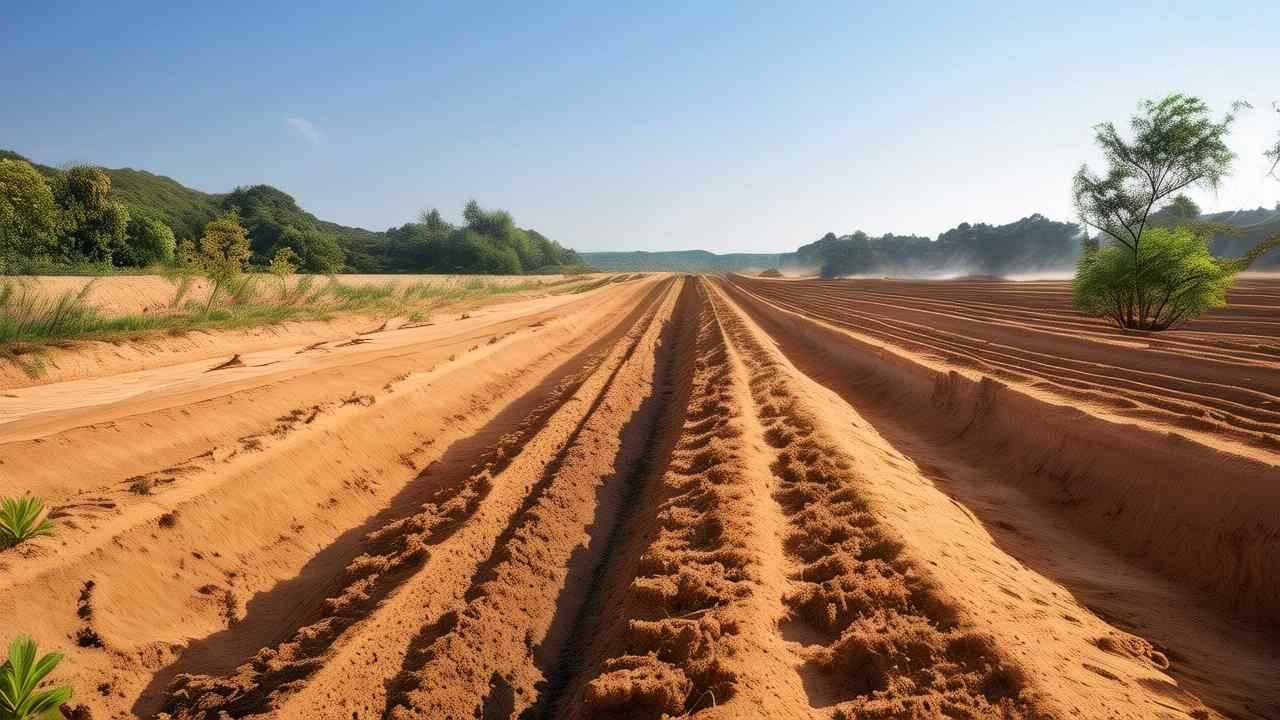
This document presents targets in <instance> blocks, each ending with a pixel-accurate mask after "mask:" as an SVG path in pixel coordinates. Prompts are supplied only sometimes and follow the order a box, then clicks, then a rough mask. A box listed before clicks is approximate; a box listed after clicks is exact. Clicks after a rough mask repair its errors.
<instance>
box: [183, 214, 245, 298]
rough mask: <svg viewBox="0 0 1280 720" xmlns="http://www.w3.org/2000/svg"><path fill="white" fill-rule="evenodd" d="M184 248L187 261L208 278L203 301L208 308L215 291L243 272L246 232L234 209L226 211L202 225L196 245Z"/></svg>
mask: <svg viewBox="0 0 1280 720" xmlns="http://www.w3.org/2000/svg"><path fill="white" fill-rule="evenodd" d="M187 252H188V253H189V254H188V257H187V263H188V264H193V265H194V266H195V267H196V268H197V269H198V271H199V272H200V273H202V274H203V275H204V276H205V277H207V278H209V285H210V287H209V301H208V303H207V304H206V305H205V312H208V311H209V309H210V308H212V307H213V301H214V299H215V298H217V296H218V292H219V291H220V290H221V289H222V288H223V287H225V286H226V284H227V283H229V282H230V281H232V280H234V279H235V278H236V277H237V276H239V275H240V273H242V272H244V264H245V262H247V261H248V260H249V255H250V251H249V236H248V234H247V233H246V232H245V229H244V227H243V226H242V225H241V224H240V217H239V216H238V215H237V214H236V213H234V212H232V213H228V214H226V215H223V216H222V217H220V218H218V219H217V220H214V221H212V222H210V223H209V224H208V225H206V226H205V228H204V236H203V237H201V238H200V245H199V247H198V248H194V252H192V251H190V250H189V251H187Z"/></svg>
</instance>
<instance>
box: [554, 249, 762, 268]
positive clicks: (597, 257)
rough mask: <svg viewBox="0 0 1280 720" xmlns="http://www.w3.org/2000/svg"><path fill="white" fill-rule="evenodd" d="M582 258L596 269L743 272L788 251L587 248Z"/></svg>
mask: <svg viewBox="0 0 1280 720" xmlns="http://www.w3.org/2000/svg"><path fill="white" fill-rule="evenodd" d="M578 254H579V255H580V256H581V257H582V260H583V261H584V262H585V263H586V264H588V265H590V266H591V267H593V268H596V269H597V270H604V271H608V272H740V271H743V270H763V269H765V268H776V267H778V266H779V265H780V264H781V262H782V258H783V256H784V255H785V253H783V254H779V253H730V254H727V255H717V254H715V253H712V252H707V251H706V250H671V251H663V252H645V251H643V250H637V251H634V252H584V253H578Z"/></svg>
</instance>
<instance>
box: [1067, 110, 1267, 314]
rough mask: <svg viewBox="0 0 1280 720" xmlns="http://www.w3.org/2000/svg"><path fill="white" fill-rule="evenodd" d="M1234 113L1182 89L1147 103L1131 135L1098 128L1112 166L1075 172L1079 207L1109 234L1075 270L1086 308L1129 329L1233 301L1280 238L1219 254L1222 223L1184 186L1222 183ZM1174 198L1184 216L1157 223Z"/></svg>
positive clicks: (1076, 291)
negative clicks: (1171, 224)
mask: <svg viewBox="0 0 1280 720" xmlns="http://www.w3.org/2000/svg"><path fill="white" fill-rule="evenodd" d="M1237 107H1239V105H1237ZM1233 119H1234V118H1233V115H1232V114H1228V115H1226V116H1225V117H1224V118H1223V119H1222V120H1221V121H1218V122H1215V121H1214V120H1213V119H1212V118H1211V117H1210V115H1209V108H1208V106H1207V105H1206V104H1205V103H1204V101H1202V100H1200V99H1199V98H1194V97H1189V96H1186V95H1181V94H1175V95H1170V96H1168V97H1166V98H1164V99H1163V100H1160V101H1151V100H1146V101H1143V102H1142V103H1141V104H1140V106H1139V113H1138V114H1137V115H1135V116H1133V118H1132V119H1131V120H1130V128H1131V129H1132V131H1133V139H1132V140H1126V139H1125V138H1124V137H1123V136H1122V135H1121V134H1120V132H1119V131H1118V130H1116V127H1115V125H1113V124H1111V123H1103V124H1101V125H1098V126H1096V127H1095V130H1096V135H1095V137H1096V140H1097V142H1098V145H1099V146H1100V147H1101V148H1102V151H1103V154H1104V156H1105V158H1106V161H1107V165H1108V169H1107V172H1106V174H1105V175H1098V174H1096V173H1094V172H1092V171H1091V170H1090V169H1089V167H1088V166H1087V165H1086V166H1084V167H1081V168H1080V171H1079V172H1077V173H1076V176H1075V183H1074V194H1075V203H1076V209H1077V211H1078V212H1079V213H1080V217H1081V219H1082V220H1083V221H1084V223H1085V224H1086V226H1090V227H1093V228H1096V229H1097V230H1098V231H1099V233H1100V234H1099V236H1097V237H1095V238H1094V239H1093V240H1091V241H1088V242H1086V243H1085V247H1084V254H1083V255H1082V256H1081V258H1080V263H1079V266H1078V267H1077V270H1076V277H1075V281H1074V283H1073V296H1074V299H1075V303H1076V305H1077V307H1079V308H1080V309H1082V310H1084V311H1085V312H1088V313H1091V314H1093V315H1100V316H1104V317H1107V318H1110V319H1111V320H1112V321H1113V322H1115V323H1116V325H1118V326H1120V327H1123V328H1129V329H1136V330H1165V329H1167V328H1169V327H1171V326H1173V325H1175V324H1177V323H1179V322H1182V321H1184V320H1187V319H1190V318H1192V317H1195V316H1196V315H1199V314H1200V313H1202V312H1204V311H1205V310H1208V309H1210V308H1214V307H1221V306H1222V305H1224V304H1226V291H1227V288H1228V287H1230V285H1231V281H1232V278H1233V277H1234V276H1235V274H1236V273H1238V272H1240V271H1242V270H1244V269H1245V268H1247V267H1248V266H1249V264H1250V263H1252V262H1253V261H1254V260H1255V259H1257V257H1258V256H1259V255H1261V254H1262V253H1263V252H1266V250H1268V249H1270V248H1271V247H1273V246H1274V245H1275V244H1276V239H1275V238H1273V239H1272V240H1269V241H1266V242H1264V243H1262V244H1260V245H1259V246H1258V247H1256V248H1254V250H1253V251H1251V252H1250V253H1249V254H1248V255H1247V256H1246V257H1243V258H1235V259H1219V258H1214V257H1213V256H1212V255H1211V254H1210V253H1209V248H1208V241H1209V240H1210V239H1211V238H1212V236H1213V234H1214V233H1215V232H1216V231H1218V230H1220V229H1221V228H1217V227H1211V226H1207V225H1199V224H1198V223H1197V222H1196V221H1195V219H1194V215H1195V214H1196V212H1197V211H1198V208H1195V207H1194V203H1191V202H1190V201H1189V200H1188V199H1186V198H1185V197H1182V196H1180V195H1178V194H1179V193H1180V191H1182V190H1184V189H1186V188H1189V187H1192V186H1195V185H1202V186H1208V187H1216V186H1217V184H1218V182H1219V181H1220V180H1221V179H1222V178H1223V177H1224V176H1226V175H1227V173H1228V172H1229V171H1230V169H1231V163H1232V161H1233V160H1234V159H1235V154H1234V153H1233V152H1231V150H1230V148H1228V147H1227V144H1226V137H1227V135H1228V133H1229V132H1230V129H1231V123H1232V120H1233ZM1175 196H1178V198H1181V199H1177V198H1175ZM1175 200H1176V202H1175ZM1170 203H1174V205H1175V207H1174V208H1173V209H1172V212H1171V213H1169V214H1170V215H1172V216H1173V217H1174V218H1175V220H1176V221H1180V222H1181V224H1180V225H1179V226H1178V227H1176V228H1172V229H1170V228H1167V227H1155V226H1154V225H1153V224H1152V222H1151V220H1152V217H1151V216H1152V214H1153V213H1155V212H1156V211H1158V210H1160V209H1161V208H1163V207H1164V206H1166V205H1168V204H1170Z"/></svg>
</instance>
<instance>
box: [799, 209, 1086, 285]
mask: <svg viewBox="0 0 1280 720" xmlns="http://www.w3.org/2000/svg"><path fill="white" fill-rule="evenodd" d="M1080 237H1081V232H1080V226H1079V225H1076V224H1075V223H1067V222H1056V221H1053V220H1050V219H1048V218H1046V217H1044V216H1043V215H1039V214H1036V215H1031V216H1030V217H1025V218H1022V219H1021V220H1018V221H1016V222H1012V223H1008V224H1005V225H989V224H987V223H977V224H970V223H967V222H964V223H960V224H959V225H957V226H956V227H954V228H952V229H950V230H947V231H946V232H944V233H942V234H940V235H938V237H937V238H936V239H934V238H928V237H924V236H920V235H894V234H892V233H888V234H885V235H882V236H879V237H871V236H869V235H867V233H865V232H863V231H861V230H858V231H855V232H854V233H852V234H850V235H844V236H837V235H836V234H835V233H827V234H826V235H825V236H824V237H823V238H821V239H820V240H817V241H815V242H812V243H809V244H808V245H803V246H801V247H800V248H799V249H798V250H796V252H795V253H793V254H789V255H784V256H783V259H782V266H783V268H784V269H797V270H805V271H812V270H814V269H816V270H817V271H818V273H819V274H820V275H821V276H822V277H827V278H834V277H844V276H848V275H908V276H910V275H929V274H937V273H940V272H964V273H967V274H990V275H1000V274H1005V273H1010V272H1034V271H1039V270H1051V269H1058V268H1064V267H1070V265H1071V263H1072V262H1074V261H1075V259H1076V256H1078V255H1079V253H1080Z"/></svg>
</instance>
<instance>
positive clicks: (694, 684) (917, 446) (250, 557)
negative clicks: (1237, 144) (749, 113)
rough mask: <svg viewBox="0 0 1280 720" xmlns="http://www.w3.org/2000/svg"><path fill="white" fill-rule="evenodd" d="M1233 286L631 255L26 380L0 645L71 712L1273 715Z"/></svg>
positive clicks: (1244, 341)
mask: <svg viewBox="0 0 1280 720" xmlns="http://www.w3.org/2000/svg"><path fill="white" fill-rule="evenodd" d="M1241 290H1242V292H1243V293H1244V294H1243V295H1239V296H1237V298H1236V299H1237V300H1238V301H1239V302H1240V303H1241V306H1239V307H1238V308H1233V309H1232V310H1231V311H1230V312H1228V313H1225V314H1223V315H1220V316H1216V317H1213V318H1210V319H1208V320H1206V321H1205V323H1204V324H1203V325H1197V326H1192V327H1190V328H1188V329H1186V330H1183V331H1178V332H1174V333H1167V334H1164V335H1161V336H1158V337H1143V338H1141V339H1134V338H1130V337H1127V336H1121V335H1120V334H1118V333H1114V332H1110V331H1108V330H1107V329H1106V328H1104V327H1101V326H1098V325H1097V324H1096V323H1093V322H1092V321H1089V320H1087V319H1083V318H1079V317H1078V316H1074V315H1073V314H1072V313H1070V312H1069V311H1068V310H1066V309H1065V306H1064V305H1062V301H1063V297H1062V292H1063V290H1062V286H1061V284H1057V285H1054V284H1049V283H1044V284H1041V283H1018V284H1017V285H1016V286H1015V285H1014V284H1012V283H989V284H985V285H984V284H973V283H970V284H963V283H897V284H892V283H877V282H862V281H846V282H837V283H820V282H811V281H803V280H778V281H769V280H751V279H745V278H740V277H731V278H727V279H726V278H705V277H702V278H699V277H692V276H671V275H666V276H659V275H652V276H647V277H632V278H628V279H625V280H623V281H620V282H615V283H612V284H609V285H606V286H604V287H601V288H599V289H595V290H591V291H589V292H586V293H582V294H577V295H563V296H552V297H541V298H530V299H523V300H518V301H514V302H507V303H502V304H498V305H493V306H488V307H485V308H482V309H477V310H475V311H472V312H468V313H465V315H467V317H464V316H463V315H464V314H463V313H458V314H453V315H450V316H448V317H440V318H437V319H436V321H435V322H434V324H432V325H429V326H419V327H406V328H399V329H394V328H393V329H385V330H383V331H381V332H376V333H370V334H367V335H360V334H354V333H352V334H348V335H346V336H345V337H344V338H335V339H333V340H330V341H326V342H323V343H320V344H317V342H318V341H316V340H313V339H312V338H311V337H310V336H307V337H303V336H291V335H290V334H289V333H288V332H285V333H282V334H281V337H280V338H279V339H278V341H277V342H274V343H272V344H270V346H264V347H262V348H260V349H256V350H252V351H244V352H241V353H240V361H239V362H238V363H236V364H234V365H232V366H228V367H224V368H221V369H215V368H217V367H218V366H219V365H221V364H222V362H223V361H224V360H225V359H226V356H225V352H224V354H223V356H221V357H192V358H187V359H185V360H183V359H181V358H171V360H172V361H168V360H167V361H165V362H163V363H157V364H154V365H151V366H147V365H146V364H145V363H144V364H143V366H141V367H137V368H131V369H129V370H128V371H121V372H114V373H113V372H110V371H105V370H104V371H99V372H98V373H96V374H88V375H85V376H83V377H78V378H73V379H67V380H64V381H59V382H49V383H45V384H41V385H34V386H31V387H25V388H20V389H16V390H13V391H10V392H8V393H7V395H10V397H4V398H0V478H3V486H4V488H5V490H4V492H5V493H6V494H8V493H12V492H17V493H28V492H30V493H34V494H38V495H40V496H42V497H44V498H46V499H47V500H48V501H49V502H50V504H51V505H52V506H53V507H54V511H53V513H52V515H53V517H54V519H55V522H57V523H58V528H57V533H56V535H54V536H53V537H48V538H40V539H37V540H34V541H32V542H30V543H27V544H24V545H21V546H19V547H18V548H15V549H11V550H8V551H4V552H2V553H0V642H7V640H8V639H9V638H10V636H12V635H13V634H15V633H17V632H30V633H32V634H34V635H35V636H36V637H37V639H38V640H39V641H40V642H41V644H42V645H43V646H45V647H47V648H57V649H59V650H62V651H64V652H66V653H67V655H68V658H67V660H66V661H65V662H64V664H63V665H62V666H61V667H60V668H59V669H58V671H57V673H56V678H57V679H58V680H60V681H64V682H68V683H70V684H71V685H73V686H74V688H75V691H76V697H75V700H74V703H75V704H78V705H81V706H83V709H84V711H85V712H88V713H91V715H82V716H81V717H86V716H89V717H93V718H98V719H99V720H100V719H101V718H129V717H171V718H200V719H207V720H216V719H217V718H220V717H233V718H241V717H272V718H297V719H299V720H301V719H304V718H306V719H310V718H333V719H335V720H338V719H341V720H348V719H351V720H360V719H374V718H390V719H395V720H409V719H418V718H421V719H430V720H437V719H440V718H457V719H462V718H522V719H530V718H532V719H539V718H573V719H577V718H583V719H586V718H635V719H649V718H652V719H654V720H658V719H660V718H677V717H697V718H707V719H714V718H835V719H851V718H940V717H950V718H959V717H966V718H1005V719H1014V718H1064V719H1065V718H1135V719H1136V718H1170V719H1172V718H1187V717H1195V718H1202V719H1203V718H1218V717H1230V718H1249V719H1256V718H1278V717H1280V676H1278V675H1277V674H1276V672H1275V668H1276V667H1280V643H1278V642H1277V638H1280V634H1278V633H1277V631H1276V628H1275V626H1274V625H1272V624H1269V620H1274V618H1275V617H1280V600H1278V599H1277V598H1280V592H1278V590H1277V588H1280V571H1278V566H1277V565H1278V563H1280V560H1278V559H1277V558H1280V553H1277V552H1276V550H1277V548H1276V544H1277V542H1280V493H1277V491H1276V490H1275V488H1276V487H1277V485H1276V481H1277V480H1280V478H1278V477H1277V468H1276V460H1277V458H1276V450H1275V445H1274V444H1273V442H1274V435H1275V429H1276V425H1274V424H1272V421H1273V418H1271V417H1270V416H1269V415H1267V414H1266V413H1267V412H1270V410H1269V409H1268V407H1267V402H1266V398H1268V397H1273V396H1278V395H1280V387H1273V386H1280V380H1277V378H1276V376H1277V375H1278V374H1280V373H1276V370H1277V368H1276V366H1275V363H1276V358H1277V356H1280V351H1277V345H1278V344H1280V343H1277V341H1276V339H1275V338H1276V333H1273V332H1271V330H1274V329H1276V328H1277V327H1280V323H1273V322H1272V320H1273V319H1274V316H1272V317H1270V318H1269V317H1268V315H1267V313H1266V312H1263V311H1257V312H1255V311H1253V310H1252V309H1251V308H1254V307H1257V308H1263V309H1266V308H1272V309H1274V306H1273V305H1271V303H1272V301H1273V300H1274V301H1275V302H1277V303H1280V286H1277V285H1275V284H1274V283H1269V282H1267V281H1263V280H1259V281H1256V283H1255V282H1251V283H1249V284H1246V286H1244V287H1242V289H1241ZM215 340H216V339H214V340H211V341H210V342H215ZM352 341H357V342H352ZM1135 342H1138V343H1142V344H1144V345H1146V347H1144V348H1143V349H1142V350H1141V351H1136V350H1135V348H1133V347H1132V344H1133V343H1135ZM1124 343H1128V345H1126V344H1124ZM224 347H225V346H224ZM1117 349H1125V350H1128V352H1117V351H1116V350H1117ZM1170 358H1176V359H1179V360H1180V361H1181V362H1173V361H1172V360H1170ZM1111 382H1116V384H1117V391H1116V393H1115V394H1114V397H1117V398H1122V399H1123V400H1124V403H1117V402H1115V401H1114V400H1113V396H1112V395H1111V394H1109V393H1107V392H1105V391H1104V389H1105V388H1106V387H1107V386H1108V383H1111ZM1197 403H1201V405H1200V407H1201V408H1203V409H1204V411H1203V412H1200V413H1198V414H1197V412H1196V411H1195V406H1196V404H1197ZM1189 419H1190V420H1197V422H1194V423H1192V422H1188V420H1189Z"/></svg>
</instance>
